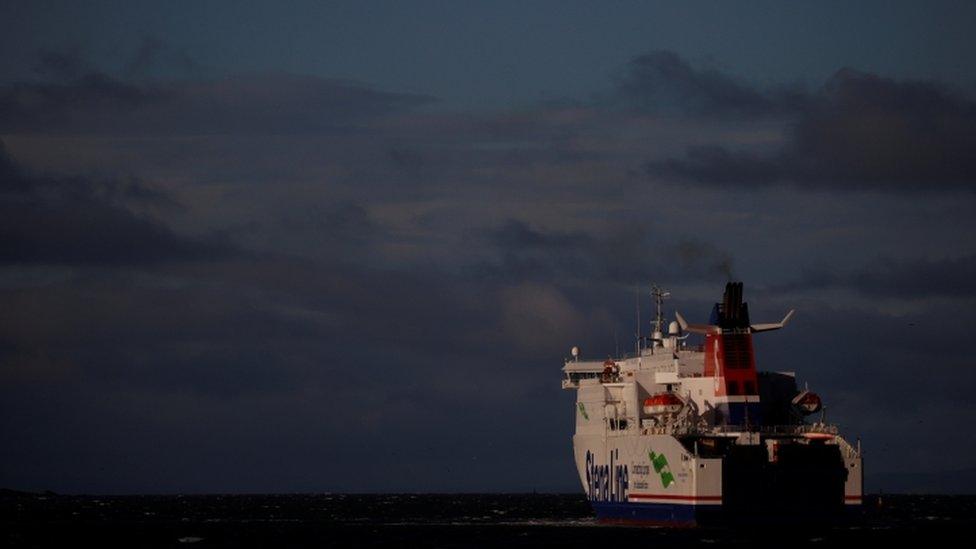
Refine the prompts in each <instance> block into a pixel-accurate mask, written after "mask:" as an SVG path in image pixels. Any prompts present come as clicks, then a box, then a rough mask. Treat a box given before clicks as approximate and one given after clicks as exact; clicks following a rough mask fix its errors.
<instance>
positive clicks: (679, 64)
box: [616, 50, 810, 117]
mask: <svg viewBox="0 0 976 549" xmlns="http://www.w3.org/2000/svg"><path fill="white" fill-rule="evenodd" d="M616 99H617V100H618V101H621V102H622V103H623V105H625V106H628V107H630V108H637V109H639V110H646V111H651V112H656V111H667V110H669V109H674V108H677V109H679V110H681V111H683V112H686V113H690V114H694V115H700V116H736V117H754V116H770V115H779V114H790V113H793V112H796V111H797V110H799V109H802V108H803V107H804V106H805V105H806V104H807V103H808V102H809V100H810V98H809V96H808V95H807V94H806V93H805V92H804V91H803V90H802V89H800V88H799V87H792V88H790V87H779V88H771V89H759V88H757V87H754V86H750V85H749V84H748V83H745V82H740V81H739V80H737V79H735V78H734V77H732V76H729V75H727V74H725V73H723V72H721V71H719V70H716V69H700V68H696V67H693V66H692V65H691V63H689V62H688V61H687V60H685V59H684V58H682V57H681V56H679V55H678V54H676V53H674V52H672V51H667V50H659V51H654V52H651V53H648V54H645V55H641V56H638V57H635V58H634V59H632V60H631V61H630V63H629V65H628V66H627V71H626V73H625V76H624V77H623V78H622V79H621V81H620V82H619V83H618V88H617V97H616Z"/></svg>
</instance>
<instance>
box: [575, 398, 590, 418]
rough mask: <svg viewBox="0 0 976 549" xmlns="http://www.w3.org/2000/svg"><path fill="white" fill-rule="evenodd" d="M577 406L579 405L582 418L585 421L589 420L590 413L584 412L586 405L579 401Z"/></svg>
mask: <svg viewBox="0 0 976 549" xmlns="http://www.w3.org/2000/svg"><path fill="white" fill-rule="evenodd" d="M577 407H579V411H580V413H581V414H583V419H585V420H586V421H589V420H590V415H589V414H587V413H586V406H583V403H582V402H580V403H578V404H577Z"/></svg>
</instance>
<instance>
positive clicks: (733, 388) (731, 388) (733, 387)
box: [726, 381, 739, 395]
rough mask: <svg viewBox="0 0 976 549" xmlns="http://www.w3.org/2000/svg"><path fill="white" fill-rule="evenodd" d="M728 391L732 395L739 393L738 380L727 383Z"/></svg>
mask: <svg viewBox="0 0 976 549" xmlns="http://www.w3.org/2000/svg"><path fill="white" fill-rule="evenodd" d="M726 391H727V392H728V394H730V395H737V394H739V383H738V382H737V381H729V382H728V383H727V384H726Z"/></svg>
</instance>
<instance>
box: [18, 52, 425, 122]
mask: <svg viewBox="0 0 976 549" xmlns="http://www.w3.org/2000/svg"><path fill="white" fill-rule="evenodd" d="M166 51H167V50H166V49H165V47H164V46H163V45H162V44H160V43H158V42H153V41H151V40H150V41H148V42H146V43H145V44H144V45H143V48H142V49H141V50H140V51H139V53H138V54H137V55H136V57H135V58H134V59H133V61H132V63H131V64H130V66H129V67H128V68H127V69H126V73H127V74H128V75H129V76H130V77H132V76H135V75H136V74H138V73H143V72H145V71H147V70H148V69H149V68H150V67H151V66H152V65H153V64H155V63H157V62H158V60H159V58H160V56H161V52H166ZM181 59H182V61H181ZM174 62H175V63H178V64H183V65H186V66H187V67H189V68H188V69H187V70H191V69H192V68H193V67H192V66H191V65H188V63H190V61H189V59H183V58H182V57H181V56H177V59H176V61H174ZM38 72H39V73H40V74H41V75H43V76H47V77H48V78H47V79H45V80H39V81H31V82H16V83H12V84H6V85H2V86H0V132H4V133H18V132H49V133H79V132H80V133H112V134H117V135H118V134H129V135H147V134H150V135H151V134H176V135H195V134H214V133H234V132H237V133H263V134H268V133H308V132H331V131H340V130H348V128H350V127H353V126H355V125H357V124H361V123H363V122H364V121H366V120H369V119H371V118H375V117H377V116H383V115H389V114H392V113H395V112H402V111H405V110H409V109H412V108H415V107H418V106H421V105H425V104H428V103H430V102H431V101H433V99H432V98H430V97H427V96H422V95H415V94H405V93H392V92H385V91H380V90H377V89H374V88H372V87H369V86H366V85H362V84H357V83H354V82H346V81H341V80H330V79H323V78H317V77H313V76H300V75H292V74H284V73H270V74H269V73H256V74H243V75H234V76H226V77H220V78H216V77H215V78H210V79H203V78H199V77H198V78H183V79H171V80H158V81H157V80H147V81H141V82H140V81H134V80H132V79H131V78H130V79H121V78H118V77H115V76H112V75H110V74H107V73H105V72H102V71H99V70H96V69H93V68H90V67H88V66H87V64H86V63H85V62H84V61H83V60H81V59H80V58H78V57H77V56H74V55H72V54H65V53H53V52H47V53H44V54H42V56H41V61H40V63H39V65H38ZM191 72H192V71H191Z"/></svg>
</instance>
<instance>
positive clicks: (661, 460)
mask: <svg viewBox="0 0 976 549" xmlns="http://www.w3.org/2000/svg"><path fill="white" fill-rule="evenodd" d="M647 457H648V458H650V460H651V465H653V466H654V472H655V473H657V474H659V475H661V485H662V486H664V487H665V488H667V487H668V486H671V485H672V484H674V475H672V474H671V466H670V465H668V458H666V457H664V454H655V453H654V451H653V450H651V451H648V452H647Z"/></svg>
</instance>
